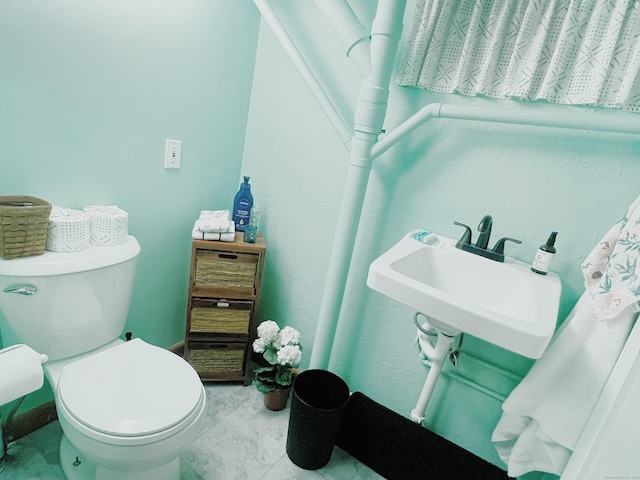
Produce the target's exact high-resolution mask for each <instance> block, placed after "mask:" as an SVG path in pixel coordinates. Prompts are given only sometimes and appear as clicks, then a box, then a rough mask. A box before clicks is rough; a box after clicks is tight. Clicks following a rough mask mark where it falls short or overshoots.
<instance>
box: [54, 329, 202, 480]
mask: <svg viewBox="0 0 640 480" xmlns="http://www.w3.org/2000/svg"><path fill="white" fill-rule="evenodd" d="M45 374H46V375H47V378H48V379H49V382H50V383H51V385H55V396H56V408H57V410H58V418H59V420H60V424H61V426H62V429H63V431H64V433H65V436H66V439H67V440H68V442H65V441H63V443H62V444H61V450H60V461H61V465H62V468H63V471H64V473H65V475H66V476H67V478H69V479H76V478H77V479H83V478H96V479H100V480H102V479H114V480H115V479H122V480H125V479H126V480H134V479H135V480H142V479H147V478H148V479H158V480H160V479H171V478H173V479H177V478H179V468H180V463H179V462H180V459H179V455H180V453H181V452H182V451H183V450H184V449H185V448H186V447H187V446H188V445H189V444H190V443H191V442H192V441H193V438H194V437H195V436H196V434H197V432H198V430H199V429H200V427H201V425H202V421H203V418H204V411H205V399H206V394H205V392H204V387H203V386H202V382H201V381H200V379H199V377H198V375H197V374H196V373H195V371H194V370H193V368H191V366H190V365H189V364H188V363H187V362H185V361H184V360H182V359H181V358H180V357H178V356H176V355H175V354H173V353H171V352H169V351H167V350H164V349H162V348H159V347H155V346H153V345H149V344H148V343H145V342H144V341H142V340H140V339H134V340H132V341H130V342H124V343H120V344H117V345H115V346H112V347H110V348H107V349H104V350H101V351H99V352H98V353H95V354H92V355H88V356H85V357H84V358H82V359H80V360H76V361H73V362H71V363H68V364H66V365H64V366H62V368H59V365H56V364H55V363H54V364H53V365H46V364H45ZM56 377H57V379H56Z"/></svg>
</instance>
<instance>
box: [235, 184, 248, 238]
mask: <svg viewBox="0 0 640 480" xmlns="http://www.w3.org/2000/svg"><path fill="white" fill-rule="evenodd" d="M249 178H250V177H244V182H243V183H241V184H240V190H238V193H236V196H235V198H234V199H233V221H234V222H235V223H236V232H244V227H245V226H247V225H249V216H250V214H251V207H252V206H253V195H252V194H251V184H250V183H249Z"/></svg>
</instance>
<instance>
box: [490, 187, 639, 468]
mask: <svg viewBox="0 0 640 480" xmlns="http://www.w3.org/2000/svg"><path fill="white" fill-rule="evenodd" d="M639 256H640V197H638V198H637V199H636V200H635V201H634V202H633V204H632V205H631V206H630V207H629V209H628V210H627V213H626V215H624V217H623V218H622V220H620V221H619V222H618V223H616V224H615V225H614V226H613V227H612V228H611V229H610V230H609V232H607V234H606V235H605V236H604V238H603V239H602V240H601V241H600V243H598V245H596V247H595V248H594V249H593V250H592V251H591V253H590V254H589V255H588V256H587V258H586V260H585V261H584V262H583V264H582V271H583V274H584V277H585V287H586V291H585V292H584V293H583V294H582V296H581V297H580V299H579V300H578V302H577V303H576V305H575V307H574V308H573V310H572V312H571V314H570V315H569V316H568V317H567V319H566V320H565V322H564V323H563V324H562V326H561V327H560V329H559V330H558V331H557V332H556V334H555V335H554V338H553V340H552V342H551V344H550V345H549V347H548V349H547V351H546V352H545V353H544V355H543V356H542V357H541V358H540V359H539V360H538V361H537V362H536V363H535V364H534V365H533V367H532V368H531V370H530V371H529V373H528V374H527V375H526V376H525V378H524V379H523V380H522V382H521V383H520V384H519V385H518V386H517V387H516V388H515V389H514V390H513V392H511V394H510V395H509V397H508V398H507V400H506V401H505V402H504V404H503V405H502V410H503V414H502V417H501V419H500V421H499V422H498V425H497V426H496V429H495V431H494V432H493V436H492V438H491V440H492V442H493V444H494V446H495V448H496V451H497V452H498V454H499V455H500V458H502V460H503V461H504V462H505V463H506V464H507V467H508V473H509V475H510V476H513V477H517V476H520V475H523V474H525V473H527V472H531V471H542V472H549V473H553V474H556V475H561V474H562V472H563V470H564V468H565V466H566V464H567V461H568V460H569V457H570V456H571V453H572V451H573V449H574V448H575V445H576V443H577V441H578V438H579V437H580V435H581V434H582V431H583V429H584V426H585V424H586V423H587V420H588V419H589V416H590V414H591V411H592V410H593V407H594V406H595V404H596V402H597V400H598V397H599V396H600V393H601V392H602V389H603V388H604V385H605V383H606V381H607V379H608V378H609V375H610V374H611V370H612V369H613V367H614V365H615V362H616V360H617V359H618V356H619V355H620V352H621V351H622V348H623V347H624V344H625V342H626V340H627V337H628V336H629V332H630V331H631V328H632V327H633V325H634V323H635V319H636V317H637V313H636V308H635V307H636V302H637V301H638V299H639V298H640V282H638V280H637V278H636V274H637V272H636V266H637V262H638V257H639Z"/></svg>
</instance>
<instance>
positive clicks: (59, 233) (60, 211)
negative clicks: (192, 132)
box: [45, 205, 91, 252]
mask: <svg viewBox="0 0 640 480" xmlns="http://www.w3.org/2000/svg"><path fill="white" fill-rule="evenodd" d="M90 240H91V218H90V217H89V214H88V213H85V212H83V211H82V210H73V209H71V208H61V207H58V206H55V205H54V206H53V207H52V208H51V215H50V216H49V229H48V230H47V241H46V243H45V248H46V249H47V250H50V251H52V252H79V251H80V250H84V249H85V248H87V247H88V246H89V244H90Z"/></svg>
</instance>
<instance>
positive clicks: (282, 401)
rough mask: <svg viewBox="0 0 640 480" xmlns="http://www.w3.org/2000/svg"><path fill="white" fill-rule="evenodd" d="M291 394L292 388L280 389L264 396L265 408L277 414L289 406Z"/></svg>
mask: <svg viewBox="0 0 640 480" xmlns="http://www.w3.org/2000/svg"><path fill="white" fill-rule="evenodd" d="M290 393H291V387H289V388H278V389H276V390H274V391H273V392H269V393H265V394H264V406H265V407H267V408H268V409H269V410H272V411H274V412H277V411H279V410H282V409H283V408H284V407H286V406H287V400H289V394H290Z"/></svg>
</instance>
